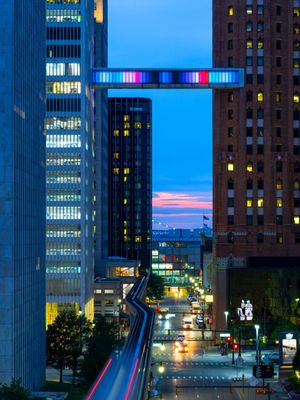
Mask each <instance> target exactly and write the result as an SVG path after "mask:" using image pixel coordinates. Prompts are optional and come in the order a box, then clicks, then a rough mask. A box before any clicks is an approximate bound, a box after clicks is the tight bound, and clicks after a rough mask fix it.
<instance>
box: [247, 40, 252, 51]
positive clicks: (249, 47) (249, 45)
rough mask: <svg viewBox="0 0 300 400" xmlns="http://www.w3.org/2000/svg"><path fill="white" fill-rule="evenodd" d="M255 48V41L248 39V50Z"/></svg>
mask: <svg viewBox="0 0 300 400" xmlns="http://www.w3.org/2000/svg"><path fill="white" fill-rule="evenodd" d="M252 48H253V40H252V39H248V40H247V49H252Z"/></svg>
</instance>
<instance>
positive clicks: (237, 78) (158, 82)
mask: <svg viewBox="0 0 300 400" xmlns="http://www.w3.org/2000/svg"><path fill="white" fill-rule="evenodd" d="M92 75H93V76H92V84H93V86H95V87H98V88H100V89H101V88H102V89H130V88H131V89H139V88H140V89H202V88H203V89H205V88H212V89H222V88H223V89H224V88H239V87H243V86H244V70H243V69H242V68H212V69H163V70H160V69H117V68H108V69H98V68H97V69H94V70H93V73H92Z"/></svg>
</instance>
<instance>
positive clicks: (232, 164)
mask: <svg viewBox="0 0 300 400" xmlns="http://www.w3.org/2000/svg"><path fill="white" fill-rule="evenodd" d="M227 171H229V172H232V171H234V163H233V162H232V161H228V162H227Z"/></svg>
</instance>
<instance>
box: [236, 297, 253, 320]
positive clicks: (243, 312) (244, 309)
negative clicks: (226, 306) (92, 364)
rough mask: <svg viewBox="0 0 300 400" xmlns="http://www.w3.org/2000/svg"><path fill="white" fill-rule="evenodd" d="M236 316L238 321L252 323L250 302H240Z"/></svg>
mask: <svg viewBox="0 0 300 400" xmlns="http://www.w3.org/2000/svg"><path fill="white" fill-rule="evenodd" d="M237 314H238V317H239V320H240V321H252V320H253V306H252V304H251V302H250V300H247V301H246V302H245V301H244V300H242V301H241V307H239V308H238V309H237Z"/></svg>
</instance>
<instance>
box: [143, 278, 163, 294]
mask: <svg viewBox="0 0 300 400" xmlns="http://www.w3.org/2000/svg"><path fill="white" fill-rule="evenodd" d="M163 293H164V280H163V278H162V277H161V276H158V275H155V274H151V275H150V278H149V281H148V286H147V296H148V297H149V298H150V299H154V300H155V299H156V300H161V299H162V297H163Z"/></svg>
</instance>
